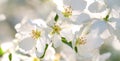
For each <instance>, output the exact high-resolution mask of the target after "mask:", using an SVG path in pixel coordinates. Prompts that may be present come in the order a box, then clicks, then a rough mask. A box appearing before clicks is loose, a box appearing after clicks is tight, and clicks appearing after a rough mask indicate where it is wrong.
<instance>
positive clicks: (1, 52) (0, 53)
mask: <svg viewBox="0 0 120 61" xmlns="http://www.w3.org/2000/svg"><path fill="white" fill-rule="evenodd" d="M3 54H4V52H3V50H2V48H1V47H0V56H2V55H3Z"/></svg>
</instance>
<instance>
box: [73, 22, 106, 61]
mask: <svg viewBox="0 0 120 61" xmlns="http://www.w3.org/2000/svg"><path fill="white" fill-rule="evenodd" d="M91 25H92V24H88V25H87V26H86V27H84V28H83V30H80V31H79V32H76V35H75V38H74V40H73V46H74V47H77V49H78V55H79V56H80V57H81V60H82V59H84V58H89V57H91V56H92V52H93V51H94V50H96V49H98V48H99V47H100V46H101V45H102V44H103V42H104V41H103V40H102V39H101V38H100V37H99V34H98V32H99V30H97V29H91Z"/></svg>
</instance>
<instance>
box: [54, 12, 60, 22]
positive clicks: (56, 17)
mask: <svg viewBox="0 0 120 61" xmlns="http://www.w3.org/2000/svg"><path fill="white" fill-rule="evenodd" d="M58 19H59V16H58V14H56V16H55V17H54V20H55V22H57V21H58Z"/></svg>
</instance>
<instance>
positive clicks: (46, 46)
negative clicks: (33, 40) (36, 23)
mask: <svg viewBox="0 0 120 61" xmlns="http://www.w3.org/2000/svg"><path fill="white" fill-rule="evenodd" d="M47 48H48V44H46V46H45V49H44V53H43V55H42V56H41V57H40V58H43V57H44V56H45V53H46V50H47Z"/></svg>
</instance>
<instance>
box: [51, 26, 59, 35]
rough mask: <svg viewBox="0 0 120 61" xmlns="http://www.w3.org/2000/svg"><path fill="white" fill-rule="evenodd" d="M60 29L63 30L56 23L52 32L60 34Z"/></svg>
mask: <svg viewBox="0 0 120 61" xmlns="http://www.w3.org/2000/svg"><path fill="white" fill-rule="evenodd" d="M60 31H61V28H60V27H59V26H58V25H54V26H53V27H52V32H51V34H55V33H57V34H60Z"/></svg>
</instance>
